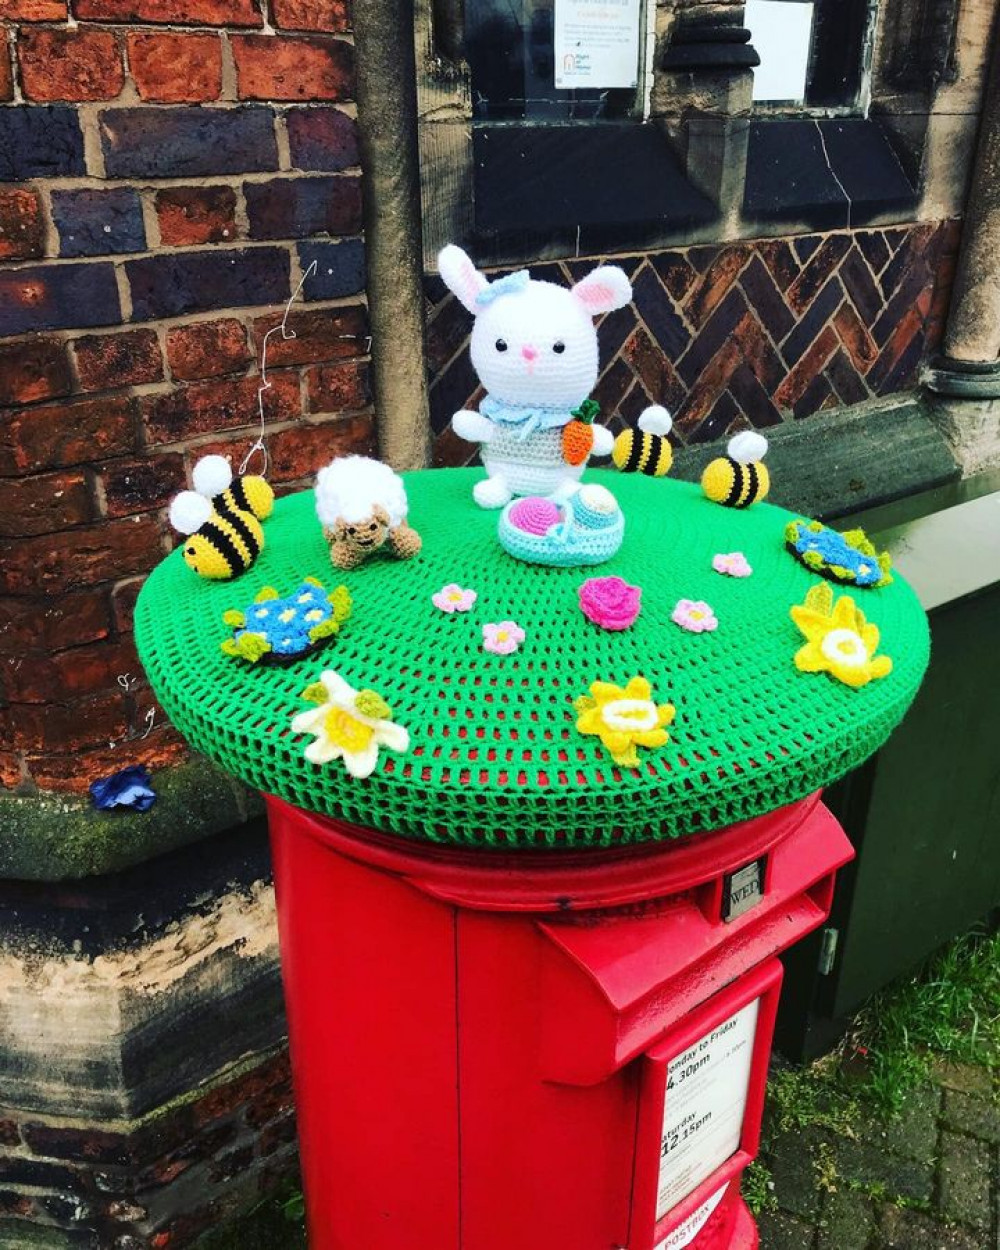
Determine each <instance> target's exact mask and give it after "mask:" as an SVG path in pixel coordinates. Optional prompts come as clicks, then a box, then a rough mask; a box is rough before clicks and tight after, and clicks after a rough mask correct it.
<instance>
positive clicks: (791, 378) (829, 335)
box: [774, 326, 839, 408]
mask: <svg viewBox="0 0 1000 1250" xmlns="http://www.w3.org/2000/svg"><path fill="white" fill-rule="evenodd" d="M838 342H839V340H838V338H837V335H836V332H835V331H834V329H833V327H832V326H825V327H824V328H823V332H822V333H821V334H820V335H819V337H818V338H817V339H816V340H815V342H814V343H813V344H812V346H811V347H810V348H809V350H808V351H807V352H806V354H805V355H804V356H803V357H802V359H801V360H800V361H799V363H798V364H797V365H796V366H795V368H794V369H793V370H792V371H791V373H790V374H789V375H788V377H787V378H785V380H784V382H782V384H781V385H780V386H779V387H778V389H777V390H776V391H775V392H774V402H775V403H776V404H778V405H780V407H782V408H790V407H791V406H792V404H794V403H796V401H797V400H799V399H801V398H802V395H803V394H804V393H805V390H806V388H807V387H808V385H809V383H810V382H812V380H813V378H815V377H816V375H817V374H818V373H819V371H820V370H821V369H822V368H823V366H824V365H825V364H826V362H827V361H828V360H829V359H830V357H831V356H832V355H833V353H834V352H835V351H836V349H837V344H838Z"/></svg>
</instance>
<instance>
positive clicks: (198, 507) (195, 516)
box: [170, 490, 212, 534]
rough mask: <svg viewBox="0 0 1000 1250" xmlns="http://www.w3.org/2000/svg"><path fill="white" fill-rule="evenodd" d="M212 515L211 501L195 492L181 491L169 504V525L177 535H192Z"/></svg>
mask: <svg viewBox="0 0 1000 1250" xmlns="http://www.w3.org/2000/svg"><path fill="white" fill-rule="evenodd" d="M211 515H212V501H211V500H210V499H206V498H205V496H204V495H199V494H198V492H197V491H195V490H182V491H181V493H180V494H179V495H175V496H174V498H173V501H172V503H171V504H170V524H171V525H172V526H173V527H174V529H175V530H176V531H177V532H178V534H193V533H194V532H195V531H196V530H200V529H201V527H202V526H203V525H204V524H205V522H206V521H207V520H208V518H209V517H210V516H211Z"/></svg>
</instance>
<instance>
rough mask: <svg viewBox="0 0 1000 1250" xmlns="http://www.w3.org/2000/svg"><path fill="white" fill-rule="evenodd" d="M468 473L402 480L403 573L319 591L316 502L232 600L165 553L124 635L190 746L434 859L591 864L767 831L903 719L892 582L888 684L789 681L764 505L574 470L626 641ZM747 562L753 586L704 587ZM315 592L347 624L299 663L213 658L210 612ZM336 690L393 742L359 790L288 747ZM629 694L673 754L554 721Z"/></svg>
mask: <svg viewBox="0 0 1000 1250" xmlns="http://www.w3.org/2000/svg"><path fill="white" fill-rule="evenodd" d="M480 476H481V472H480V470H477V469H468V470H466V469H460V470H431V471H423V472H418V473H413V474H410V475H408V476H407V479H406V484H407V490H408V493H409V498H410V520H411V522H412V523H413V525H414V526H415V527H416V528H417V530H419V532H420V533H421V535H422V536H423V539H424V548H423V551H422V553H421V554H420V556H419V557H417V558H415V559H412V560H405V561H397V560H393V559H391V558H385V559H382V558H375V559H373V560H372V561H370V562H368V563H367V564H365V565H363V566H362V567H360V568H359V569H356V570H352V571H350V572H347V573H339V572H338V573H336V574H335V575H334V570H333V569H332V568H331V566H330V562H329V554H328V549H327V546H326V544H325V543H324V541H323V538H322V535H321V533H320V527H319V524H318V522H317V520H316V516H315V509H314V501H313V496H312V492H303V493H301V494H298V495H293V496H290V497H288V498H285V499H282V500H280V501H279V502H278V503H277V505H276V507H275V511H274V515H273V516H272V517H271V519H270V520H269V521H268V522H267V524H266V526H265V531H266V539H267V545H266V547H265V549H264V552H263V553H262V555H261V557H260V558H259V559H258V560H257V562H256V564H255V565H254V566H253V568H252V569H250V570H249V572H247V573H245V574H244V575H243V576H242V577H241V578H240V579H239V580H238V581H236V582H231V583H211V582H207V581H205V580H204V579H202V578H199V577H196V576H195V575H194V574H193V573H192V572H191V570H190V569H189V568H187V566H186V565H185V564H184V563H183V561H182V559H181V556H180V553H179V552H177V551H175V552H174V553H173V554H171V555H170V556H168V557H167V558H166V559H165V560H164V561H163V562H162V563H161V564H160V565H159V566H158V567H157V568H156V569H155V570H154V572H153V573H152V575H151V576H150V578H149V579H148V581H147V583H146V585H145V586H144V588H143V591H142V593H141V595H140V596H139V600H138V604H137V606H136V611H135V632H136V642H137V646H138V649H139V654H140V656H141V657H142V660H143V663H144V665H145V668H146V672H147V674H148V676H149V680H150V684H151V685H152V687H153V690H154V691H155V693H156V695H157V697H158V698H159V700H160V701H161V703H162V705H163V707H164V709H165V711H166V712H167V714H168V715H169V717H170V718H171V720H172V721H173V723H174V724H175V725H176V726H177V728H178V729H179V730H180V732H181V733H182V734H183V735H184V736H185V737H186V738H187V740H188V741H189V742H190V743H191V745H192V746H193V747H195V748H197V749H198V750H200V751H203V752H205V754H206V755H209V756H211V757H212V758H213V759H214V760H216V761H218V763H220V764H221V765H222V766H223V767H225V768H227V769H228V770H229V771H230V772H232V773H234V774H235V775H236V776H237V777H240V778H242V780H243V781H245V782H247V783H248V784H250V785H252V786H255V787H257V788H258V789H260V790H263V791H265V792H267V793H270V794H275V795H279V796H280V797H282V798H284V799H287V800H288V801H289V802H291V803H294V804H297V805H299V806H300V807H303V808H307V809H309V810H312V811H316V812H321V813H324V814H326V815H330V816H334V817H339V818H342V819H344V820H347V821H350V822H352V823H355V824H358V825H364V826H368V827H371V828H376V829H380V830H384V831H389V832H394V833H397V834H401V835H406V836H408V837H412V838H421V839H425V840H430V841H433V842H442V843H459V844H464V845H476V846H483V847H491V846H496V847H505V848H510V847H525V848H529V847H537V848H542V849H544V848H560V847H573V848H580V847H590V846H595V847H600V846H611V845H618V844H623V843H641V842H647V841H653V840H660V839H666V838H673V837H677V836H680V835H684V834H690V833H694V832H697V831H700V830H706V829H715V828H720V827H722V826H725V825H729V824H732V823H734V822H736V821H740V820H744V819H747V818H749V817H752V816H756V815H759V814H761V813H764V812H767V811H770V810H773V809H775V808H777V807H780V806H782V805H784V804H786V803H789V802H791V801H793V800H795V799H798V798H801V797H803V796H804V795H806V794H809V793H811V792H812V791H814V790H816V789H817V788H819V787H822V786H825V785H827V784H828V783H829V782H831V781H833V780H835V779H836V778H838V777H840V776H842V775H843V774H844V773H846V772H847V771H848V770H849V769H851V768H853V767H854V766H855V765H857V764H859V763H861V761H862V760H864V759H865V758H866V757H868V756H869V755H871V754H872V752H874V751H875V750H876V749H877V748H878V747H879V746H880V745H881V743H882V742H884V741H885V739H886V738H887V737H888V735H889V733H890V732H891V731H892V729H893V727H894V726H895V725H896V724H897V723H898V721H899V720H900V719H901V717H902V716H903V714H904V712H905V711H906V709H907V707H908V706H909V704H910V702H911V700H912V699H913V696H914V694H915V693H916V691H917V688H918V686H919V684H920V680H921V677H922V675H923V672H924V669H925V667H926V664H927V659H928V630H927V620H926V617H925V615H924V613H923V611H922V610H921V608H920V606H919V604H918V603H917V600H916V597H915V596H914V594H913V592H912V591H911V590H910V588H909V587H908V586H907V585H906V584H905V582H903V580H902V579H901V578H899V577H898V576H896V577H895V579H894V581H893V583H892V585H890V586H886V587H883V588H880V589H877V590H865V591H854V592H853V596H854V598H855V600H856V602H857V603H858V604H859V606H860V607H861V608H862V610H863V611H864V613H865V615H866V616H867V617H868V619H869V620H871V621H874V623H875V624H876V625H878V626H879V628H880V630H881V633H882V641H881V645H880V648H879V649H880V652H881V653H884V654H886V655H888V656H890V657H891V658H892V660H893V665H894V667H893V671H892V673H891V674H890V675H889V676H887V677H884V678H882V679H880V680H877V681H872V682H871V683H870V684H869V685H867V686H865V687H863V688H862V689H860V690H853V689H850V688H848V687H847V686H844V685H842V684H841V683H839V682H837V681H835V680H833V679H832V678H831V677H830V676H828V675H827V674H825V673H809V674H807V673H802V672H800V671H799V670H798V669H796V667H795V664H794V659H793V657H794V655H795V652H796V651H797V649H798V648H799V646H800V645H801V644H802V641H803V640H802V637H801V635H800V634H799V633H798V631H797V629H796V627H795V625H794V624H793V623H792V621H791V619H790V618H789V608H790V606H791V605H792V604H796V603H801V601H802V599H803V597H804V596H805V593H806V591H807V590H808V589H809V587H810V586H812V585H814V584H815V583H816V582H817V581H818V580H819V579H818V578H816V577H815V576H814V575H813V574H811V573H809V572H808V571H807V570H806V569H805V568H803V567H802V566H801V565H800V564H799V563H798V562H797V561H796V560H795V559H794V558H793V557H792V556H791V555H789V553H788V552H787V551H786V549H785V526H786V524H787V523H788V521H789V520H790V519H792V515H793V514H790V513H788V512H785V511H783V510H782V509H779V508H775V507H772V506H770V505H767V504H759V505H756V506H754V507H753V508H750V509H748V510H746V511H742V512H736V511H733V510H732V509H729V508H720V507H719V506H717V505H716V504H713V503H711V502H709V501H708V500H707V499H706V498H705V497H704V496H703V495H702V493H701V491H700V490H699V488H698V487H697V486H692V485H689V484H687V483H683V482H676V481H670V480H663V479H659V480H657V479H652V478H647V477H643V476H641V475H634V476H633V475H621V474H616V473H612V472H610V471H604V472H601V471H598V472H594V471H589V472H588V474H587V477H586V480H588V481H599V482H601V483H603V484H604V485H606V486H607V487H608V488H609V489H611V490H612V491H613V492H614V494H615V495H616V496H617V498H618V500H619V502H620V504H621V506H622V508H623V510H624V512H625V517H626V526H625V540H624V542H623V544H622V547H621V550H620V551H619V552H618V553H617V555H616V556H615V557H614V558H613V559H612V560H610V561H608V563H607V564H605V565H603V566H602V567H601V570H600V572H601V574H602V575H605V574H606V575H618V576H620V577H623V578H624V579H625V580H626V581H628V582H631V583H633V584H636V585H639V586H641V587H642V613H641V615H640V616H639V618H638V620H637V621H636V622H635V624H634V625H633V626H632V627H631V628H630V629H627V630H624V631H622V632H615V633H609V632H606V631H605V630H602V629H600V628H599V627H598V626H596V625H594V624H592V623H591V622H590V621H588V620H587V619H586V618H585V617H584V616H583V614H582V612H581V611H580V608H579V606H578V597H577V588H578V587H579V585H580V583H581V582H582V580H583V579H584V578H585V577H587V576H588V575H592V572H593V571H592V570H586V569H572V568H552V567H544V566H535V565H525V564H523V563H521V562H519V561H517V560H515V559H514V558H512V557H511V556H509V555H507V554H506V553H505V552H504V551H503V550H502V549H501V547H500V546H499V544H498V542H497V538H496V526H497V516H496V513H495V512H486V511H483V510H481V509H479V508H476V507H475V506H474V505H473V504H472V503H471V502H470V493H471V487H472V483H473V482H474V481H475V480H478V478H479V477H480ZM737 550H738V551H742V552H743V553H744V554H745V555H746V557H747V559H748V560H749V562H750V564H751V565H752V567H753V570H754V572H753V576H751V577H749V578H731V577H725V576H722V575H720V574H718V573H716V572H713V570H712V557H713V555H715V554H717V553H720V552H731V551H737ZM309 575H312V576H314V577H317V578H319V579H320V581H322V582H323V584H324V585H326V584H330V585H333V584H334V581H335V580H336V581H337V582H340V581H342V582H344V583H345V584H346V585H347V587H348V589H349V591H350V594H351V596H352V598H353V600H354V612H353V615H352V616H351V619H350V620H349V621H348V622H347V623H346V624H345V626H344V628H343V630H342V631H341V633H340V634H339V635H338V636H337V637H336V638H335V639H334V641H333V642H332V643H331V645H330V646H329V647H327V648H326V649H325V650H324V651H323V652H322V653H321V654H319V655H317V656H312V657H307V658H306V659H303V660H301V661H298V662H296V663H294V664H291V665H289V666H288V667H283V668H261V667H259V666H257V667H253V666H250V665H246V664H243V663H241V662H238V661H235V660H233V659H231V658H227V657H226V656H224V655H223V654H222V652H221V650H220V643H221V641H222V640H223V639H224V638H225V637H227V636H228V635H229V633H230V632H231V631H230V630H229V629H228V628H227V626H226V625H225V624H224V623H223V620H222V614H223V612H224V611H225V610H226V609H227V608H230V607H234V606H238V605H240V604H243V603H246V602H248V601H249V600H250V599H252V598H253V595H254V593H255V592H256V591H257V590H258V589H259V588H260V587H262V586H265V585H271V586H275V587H277V588H278V589H279V591H280V592H281V593H287V591H288V590H290V589H292V588H293V587H295V586H297V585H298V584H299V583H300V582H301V581H302V579H303V578H304V577H306V576H309ZM450 582H457V583H459V584H460V585H461V586H463V587H469V588H472V589H474V590H475V591H476V592H477V594H478V598H477V600H476V603H475V607H474V608H473V610H472V611H470V612H465V613H460V612H455V613H452V614H446V613H444V612H442V611H440V610H439V609H437V608H435V607H434V606H433V605H432V603H431V595H432V594H434V593H435V592H437V591H438V590H440V589H441V587H442V586H444V585H445V584H447V583H450ZM681 598H687V599H703V600H706V601H707V602H708V603H709V604H710V605H711V606H712V608H713V609H714V611H715V613H716V615H717V617H718V620H719V627H718V628H717V629H716V630H715V631H714V632H711V633H701V634H693V633H689V632H687V631H685V630H683V629H681V628H679V627H678V626H677V625H675V624H673V623H672V622H671V619H670V617H671V612H672V610H673V608H674V606H675V604H676V603H677V601H678V600H679V599H681ZM505 620H514V621H516V622H517V623H518V624H519V625H520V626H521V627H522V628H523V629H524V631H525V634H526V639H525V641H524V643H523V644H522V646H521V648H520V650H519V651H518V652H517V653H516V654H514V655H506V656H502V655H492V654H489V653H487V652H485V651H484V650H483V649H482V625H483V624H484V623H486V622H496V621H505ZM324 668H326V669H333V670H335V671H337V672H338V673H340V674H341V676H342V677H343V678H344V679H345V680H346V681H347V682H348V683H350V685H351V686H354V687H356V688H362V687H371V688H373V689H375V690H377V691H378V693H379V694H380V695H382V696H383V698H384V699H385V700H386V701H387V702H388V703H389V705H390V706H391V708H392V719H393V720H394V721H396V722H397V723H399V724H401V725H403V726H405V727H406V728H407V729H408V730H409V734H410V749H409V751H408V752H407V753H405V754H394V753H393V752H384V753H383V754H381V755H380V757H379V761H378V765H377V767H376V770H375V772H374V773H373V774H372V776H370V777H368V778H366V779H363V780H358V779H356V778H353V777H351V776H350V775H349V774H348V773H347V771H346V769H345V768H344V767H343V764H342V763H341V762H340V761H334V762H332V763H329V764H326V765H323V766H317V765H314V764H311V763H310V762H308V761H307V760H306V759H305V758H304V756H303V750H304V748H305V746H306V745H307V743H308V741H309V740H310V739H308V738H305V737H302V736H299V735H295V734H293V733H292V732H291V728H290V723H291V719H292V717H293V715H294V714H295V713H297V712H299V711H301V710H303V709H304V708H305V707H306V706H308V705H307V704H304V703H303V702H302V701H301V699H300V697H299V696H300V693H301V691H302V690H303V688H304V687H305V686H307V685H308V684H310V683H311V682H313V681H315V680H316V678H317V677H318V675H319V673H320V672H321V671H322V670H323V669H324ZM636 675H641V676H643V677H646V678H647V679H648V680H649V681H650V682H651V683H652V686H653V697H654V699H655V700H656V701H657V702H665V701H668V700H669V701H670V702H672V703H674V704H675V705H676V708H677V716H676V719H675V721H674V724H673V725H672V726H671V727H670V741H669V743H668V744H667V745H666V746H664V747H660V748H658V749H655V750H640V766H639V767H638V768H633V769H630V768H619V767H618V766H617V765H615V763H614V762H613V761H612V760H611V758H610V757H609V755H608V754H607V753H606V752H605V750H604V748H603V747H602V746H601V743H600V741H599V739H598V738H596V737H593V736H588V737H583V736H582V735H580V734H579V733H578V732H577V730H576V712H575V710H574V707H573V701H574V699H575V698H577V697H578V696H580V695H583V694H586V693H587V691H588V689H589V687H590V684H591V682H593V681H595V680H603V681H609V682H614V683H616V684H618V685H624V684H625V682H627V681H628V679H629V678H630V677H633V676H636Z"/></svg>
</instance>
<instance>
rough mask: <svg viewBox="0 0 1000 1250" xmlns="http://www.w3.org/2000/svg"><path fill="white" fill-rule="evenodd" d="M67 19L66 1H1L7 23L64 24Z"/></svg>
mask: <svg viewBox="0 0 1000 1250" xmlns="http://www.w3.org/2000/svg"><path fill="white" fill-rule="evenodd" d="M66 17H67V11H66V0H0V20H2V21H5V22H63V21H65V20H66Z"/></svg>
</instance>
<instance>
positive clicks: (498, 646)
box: [483, 621, 524, 655]
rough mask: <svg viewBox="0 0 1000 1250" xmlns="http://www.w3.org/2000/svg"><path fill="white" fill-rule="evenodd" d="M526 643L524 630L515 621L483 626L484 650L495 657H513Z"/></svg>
mask: <svg viewBox="0 0 1000 1250" xmlns="http://www.w3.org/2000/svg"><path fill="white" fill-rule="evenodd" d="M522 642H524V630H523V629H522V628H521V626H520V625H517V624H515V622H514V621H500V622H499V623H498V624H496V625H484V626H483V650H484V651H492V652H493V654H494V655H511V654H512V653H513V652H514V651H516V650H517V649H518V647H519V646H520V645H521V643H522Z"/></svg>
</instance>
